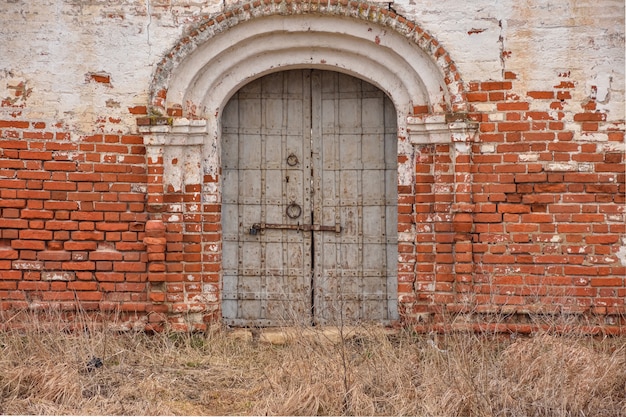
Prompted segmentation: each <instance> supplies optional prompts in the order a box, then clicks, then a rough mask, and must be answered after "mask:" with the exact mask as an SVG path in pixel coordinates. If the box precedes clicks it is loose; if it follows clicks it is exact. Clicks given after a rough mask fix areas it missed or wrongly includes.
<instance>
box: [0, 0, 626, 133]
mask: <svg viewBox="0 0 626 417" xmlns="http://www.w3.org/2000/svg"><path fill="white" fill-rule="evenodd" d="M229 3H230V2H228V1H226V4H229ZM223 7H224V3H223V2H221V1H209V2H203V1H190V0H145V1H138V0H135V1H133V0H109V1H101V0H82V1H81V0H63V1H61V0H38V1H30V0H8V1H5V2H2V3H0V100H2V101H3V102H4V103H5V105H4V106H3V107H0V116H1V117H2V118H7V117H20V118H26V119H37V120H42V121H46V122H48V123H51V124H54V123H61V124H62V125H63V127H64V128H69V129H71V130H72V131H73V132H74V133H75V135H76V136H77V137H78V136H79V135H80V134H89V133H93V132H94V131H97V130H101V131H104V132H129V131H130V132H133V131H136V126H135V117H136V116H135V115H133V114H131V113H129V110H128V109H129V108H132V107H135V106H142V105H146V104H147V101H148V87H149V83H150V80H151V75H152V72H153V66H154V65H155V63H157V62H159V61H160V60H161V58H162V57H163V55H164V54H166V53H167V51H168V50H169V49H170V48H171V47H172V46H173V45H175V43H176V42H177V40H178V39H179V38H180V37H181V35H182V34H183V33H184V31H185V29H186V28H187V27H188V26H189V25H190V24H191V23H192V22H194V21H197V20H199V19H201V17H202V16H203V15H206V14H209V13H213V12H218V11H221V10H222V9H223ZM392 7H393V8H394V9H395V10H396V11H397V12H398V13H399V14H401V15H403V16H405V17H407V18H408V19H411V20H414V21H415V22H416V23H417V24H419V25H420V26H421V27H422V28H423V29H425V30H426V31H428V32H429V33H430V34H431V35H432V36H434V37H435V38H436V39H438V40H439V41H440V43H441V44H442V45H443V46H444V47H445V48H446V50H447V51H448V52H449V54H450V55H451V56H452V58H453V59H454V61H455V63H456V65H457V67H458V70H459V72H460V74H461V76H462V77H463V80H464V81H465V82H466V83H469V82H471V81H486V80H502V79H503V74H504V72H505V71H511V72H513V73H516V74H517V80H516V81H515V84H514V90H515V91H516V92H518V93H519V94H520V95H521V96H523V95H525V92H526V91H532V90H550V89H552V88H553V86H555V85H556V84H558V82H559V80H560V79H561V78H564V77H559V75H569V77H566V78H567V79H568V80H571V81H573V82H574V83H575V90H574V92H573V97H572V100H571V102H572V104H571V105H572V106H573V107H572V108H571V111H572V112H578V111H580V107H579V106H578V103H581V102H583V101H584V100H585V98H586V97H590V96H592V95H594V94H595V96H596V97H597V100H598V104H599V106H598V108H599V109H601V110H605V111H607V112H608V119H609V120H620V119H623V118H624V2H623V1H622V0H559V1H548V0H538V1H518V0H473V1H471V2H458V1H457V0H424V1H420V2H416V1H415V0H398V1H396V2H395V3H394V4H393V5H392ZM90 74H96V75H100V76H103V77H110V83H102V82H96V81H94V79H93V77H91V76H90ZM9 102H11V103H13V106H7V105H6V104H7V103H9ZM16 106H23V107H16ZM574 106H578V108H575V107H574Z"/></svg>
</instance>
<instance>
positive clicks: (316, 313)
mask: <svg viewBox="0 0 626 417" xmlns="http://www.w3.org/2000/svg"><path fill="white" fill-rule="evenodd" d="M396 134H397V132H396V125H395V110H394V109H393V105H392V104H391V102H390V101H389V99H388V98H387V97H386V96H385V95H384V94H383V93H382V92H381V91H380V90H379V89H377V88H376V87H374V86H372V85H370V84H368V83H365V82H363V81H361V80H358V79H356V78H353V77H349V76H347V75H342V74H338V73H333V72H327V71H315V70H313V71H311V70H294V71H285V72H279V73H275V74H271V75H269V76H266V77H263V78H261V79H259V80H256V81H253V82H252V83H250V84H248V85H247V86H245V87H244V88H242V89H241V90H240V91H239V92H238V93H237V94H236V95H235V96H234V97H233V98H232V99H231V101H230V102H229V103H228V105H227V106H226V108H225V109H224V114H223V117H222V138H223V143H222V146H223V149H222V164H223V165H222V166H223V175H222V179H223V185H222V188H223V194H222V198H223V201H222V211H223V216H222V217H223V222H222V227H223V258H224V260H223V303H222V306H223V316H224V320H225V322H226V323H228V324H233V325H244V326H276V325H284V324H293V323H294V322H298V323H303V324H311V323H319V324H339V323H340V322H345V323H348V322H358V321H377V322H381V321H383V322H384V321H389V320H393V319H395V318H396V317H397V308H396V286H397V282H396V269H397V214H396V213H397V185H396V184H397V172H396V170H397V168H396V155H397V150H396V146H397V145H396ZM294 204H295V205H297V206H298V207H299V208H300V210H301V214H300V215H299V216H296V217H294V218H291V217H289V215H287V207H288V206H290V205H294ZM255 225H256V226H255ZM265 225H274V226H273V227H271V226H268V227H265ZM276 225H278V226H279V227H276ZM298 225H309V226H311V227H310V228H312V229H315V227H314V226H315V225H316V226H320V225H322V226H326V227H330V228H331V229H332V228H333V227H334V226H335V225H340V226H341V231H340V232H339V233H337V232H335V231H333V230H326V231H313V230H293V229H288V228H286V227H283V226H287V227H288V226H298ZM255 227H258V229H255Z"/></svg>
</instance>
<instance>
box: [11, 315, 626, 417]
mask: <svg viewBox="0 0 626 417" xmlns="http://www.w3.org/2000/svg"><path fill="white" fill-rule="evenodd" d="M60 322H61V321H59V323H60ZM71 327H72V328H73V329H81V330H80V331H78V330H73V331H66V327H62V326H61V325H58V326H55V325H54V324H50V323H48V324H47V325H45V326H44V325H43V324H41V323H38V322H37V321H36V320H35V318H33V320H32V326H28V327H24V328H22V329H19V330H18V329H15V330H4V331H2V332H0V413H2V414H22V415H23V414H56V415H60V414H81V415H233V414H238V415H446V416H467V415H481V416H520V415H528V416H551V417H552V416H555V417H560V416H562V417H570V416H585V417H589V416H598V417H604V416H607V417H608V416H617V415H626V347H625V344H626V339H624V338H623V337H614V338H606V339H598V338H592V337H588V336H582V335H574V334H567V335H555V334H548V333H542V334H536V335H534V336H532V337H522V336H519V337H515V338H514V337H508V336H506V337H505V336H502V335H500V334H487V333H482V334H476V333H471V332H450V333H447V334H416V333H413V332H411V331H408V330H400V331H398V332H394V333H390V332H388V331H383V329H381V328H379V327H366V326H363V327H354V328H350V329H348V328H342V329H340V331H339V332H334V333H332V332H331V333H329V332H324V331H322V330H319V329H308V328H304V327H302V328H296V329H291V333H290V337H288V338H286V339H285V340H287V342H286V343H283V344H270V343H266V342H264V340H266V339H264V337H260V338H259V337H255V338H252V337H251V338H249V339H245V338H238V337H234V335H233V334H232V333H231V332H229V331H227V330H222V329H218V330H212V331H209V332H206V333H202V334H192V333H161V334H154V335H149V334H146V333H142V332H132V331H127V332H114V331H111V330H106V329H105V328H103V327H102V326H100V327H98V326H95V325H92V324H90V323H88V322H87V321H86V320H82V321H81V322H80V326H79V325H75V326H71ZM114 327H115V326H113V328H114ZM93 358H100V359H101V360H102V366H101V367H93V366H92V367H89V366H88V364H89V363H90V361H91V360H92V359H93Z"/></svg>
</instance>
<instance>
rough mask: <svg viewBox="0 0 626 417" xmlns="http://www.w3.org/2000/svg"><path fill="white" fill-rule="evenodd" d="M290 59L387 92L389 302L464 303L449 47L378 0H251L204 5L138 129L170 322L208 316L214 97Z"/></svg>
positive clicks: (459, 105)
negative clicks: (391, 236)
mask: <svg viewBox="0 0 626 417" xmlns="http://www.w3.org/2000/svg"><path fill="white" fill-rule="evenodd" d="M293 68H320V69H329V70H334V71H338V72H344V73H347V74H350V75H352V76H356V77H358V78H361V79H364V80H366V81H368V82H370V83H372V84H374V85H376V86H378V87H379V88H381V89H382V90H383V91H385V92H386V93H387V95H388V96H389V97H390V98H391V100H392V101H393V102H394V104H395V106H396V112H397V115H398V173H399V175H398V177H399V185H398V198H399V200H398V222H399V230H398V234H399V236H398V237H399V253H400V255H399V263H398V268H399V270H398V281H399V287H398V290H399V291H398V294H399V303H400V310H401V314H402V316H403V318H404V319H412V318H419V317H421V316H422V315H424V314H431V313H433V312H436V310H437V309H438V306H440V305H442V304H458V303H459V302H461V303H462V302H464V300H465V295H466V294H467V293H468V292H470V291H471V282H472V253H471V231H472V220H471V216H470V215H469V214H468V213H469V212H471V211H472V210H473V206H472V198H471V176H470V168H469V167H470V162H471V158H470V155H469V152H470V147H469V146H468V144H467V143H466V142H470V141H471V140H472V138H473V129H472V127H473V126H472V124H471V123H468V122H467V118H466V112H467V111H468V105H467V101H466V97H465V90H464V86H463V82H462V80H461V77H460V75H459V74H458V72H457V70H456V67H455V65H454V63H453V61H452V59H451V58H450V56H449V54H448V53H447V52H446V51H445V49H444V48H443V47H442V46H441V45H440V44H439V43H438V42H437V40H436V39H434V38H433V37H432V36H430V35H429V34H428V33H426V32H425V31H423V30H422V29H421V28H420V27H419V26H418V25H416V24H415V23H413V22H411V21H408V20H407V19H405V18H403V17H402V16H400V15H398V14H396V13H394V12H391V11H389V10H387V9H386V8H384V7H381V5H378V4H369V3H363V2H348V1H330V2H323V1H310V2H300V1H290V0H275V1H258V0H255V1H252V2H249V3H244V4H242V5H237V6H234V7H233V8H232V9H229V10H226V11H224V12H222V13H220V14H217V15H214V16H208V17H206V19H203V20H202V21H201V22H200V23H198V24H196V25H195V26H193V27H191V28H190V29H189V30H188V32H187V34H186V35H185V36H184V37H183V38H182V39H181V40H180V41H179V42H178V43H177V44H176V45H175V46H174V47H173V48H172V49H171V50H170V52H169V53H168V54H166V56H165V57H164V58H163V59H162V60H161V62H160V63H159V64H158V65H157V67H156V70H155V73H154V77H153V80H152V84H151V86H150V105H151V113H152V114H153V115H154V116H153V117H152V118H151V119H150V120H146V121H145V123H147V124H148V125H147V126H144V127H143V128H142V131H143V133H144V134H145V135H144V142H145V143H146V148H147V154H148V161H149V190H148V204H149V208H150V210H151V211H152V212H153V213H154V216H153V217H154V219H155V220H156V221H163V222H164V223H165V226H166V231H165V233H164V235H163V236H164V237H165V238H166V239H167V245H166V246H164V245H162V244H161V242H162V240H159V245H160V246H158V247H156V246H155V247H154V248H152V247H151V246H150V244H149V243H150V242H146V243H148V250H149V251H155V252H157V251H158V250H163V251H165V254H164V256H157V255H153V256H152V259H154V260H155V261H153V262H151V264H150V266H149V270H150V273H149V281H150V282H151V284H152V286H151V290H150V291H151V294H150V298H151V300H152V301H153V302H156V303H162V304H163V308H162V311H164V312H165V311H167V312H169V313H170V317H172V318H173V323H174V325H179V326H183V327H185V326H188V325H189V323H188V322H189V321H191V323H192V325H193V326H195V327H202V326H204V325H205V323H206V322H208V321H211V320H214V319H215V318H216V315H217V316H218V317H219V307H220V296H219V292H220V271H221V246H220V241H221V229H220V227H221V218H220V205H219V202H220V195H221V190H220V177H219V175H220V136H221V127H220V117H221V109H222V108H223V106H224V105H225V104H226V102H227V101H228V100H229V98H230V97H231V96H232V94H234V93H235V92H236V91H237V90H238V89H239V88H240V87H241V86H243V85H245V84H247V83H248V82H250V81H251V80H253V79H255V78H258V77H261V76H263V75H265V74H267V73H270V72H274V71H280V70H286V69H293ZM161 239H162V238H161ZM155 242H156V241H155ZM457 287H458V288H457ZM457 290H460V291H457Z"/></svg>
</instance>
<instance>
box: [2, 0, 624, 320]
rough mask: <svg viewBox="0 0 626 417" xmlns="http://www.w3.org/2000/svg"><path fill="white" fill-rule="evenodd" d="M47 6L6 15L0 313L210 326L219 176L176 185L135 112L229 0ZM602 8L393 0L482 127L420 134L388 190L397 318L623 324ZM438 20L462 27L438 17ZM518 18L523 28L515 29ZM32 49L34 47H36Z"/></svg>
mask: <svg viewBox="0 0 626 417" xmlns="http://www.w3.org/2000/svg"><path fill="white" fill-rule="evenodd" d="M54 3H55V2H50V3H49V4H48V3H46V4H44V5H42V6H41V7H42V9H41V12H39V11H38V10H35V9H33V8H32V5H28V2H21V3H20V2H17V3H16V2H13V3H10V4H9V3H7V5H5V6H2V7H4V8H5V9H4V10H0V11H2V12H3V13H2V16H3V17H2V19H4V23H5V24H4V25H2V28H0V34H2V35H4V36H2V37H0V39H2V40H0V48H1V49H0V50H3V51H5V53H4V56H5V57H6V61H5V63H4V64H0V98H1V104H0V214H1V216H0V314H2V316H3V317H5V318H6V319H7V320H9V318H11V317H13V316H14V315H15V314H17V312H19V311H24V310H35V311H44V310H50V309H51V310H59V311H62V312H64V313H66V314H68V315H71V314H74V313H75V312H77V311H79V310H81V311H84V312H92V313H93V314H94V315H95V316H99V317H100V318H102V319H113V318H116V320H119V323H120V325H121V326H122V327H125V328H130V327H138V328H147V329H157V330H158V329H161V328H163V327H164V325H165V324H166V323H168V322H169V325H170V326H172V327H173V328H175V329H187V328H195V329H204V328H206V326H207V324H208V323H211V322H214V321H216V320H217V321H219V285H220V282H219V281H220V268H221V252H220V251H221V249H220V239H221V233H220V220H221V218H220V206H219V180H220V179H219V172H217V173H216V174H215V175H213V174H210V175H209V174H207V175H200V178H199V179H198V180H196V181H191V182H188V183H185V184H183V186H181V187H172V186H171V184H168V181H165V180H164V178H163V176H164V172H165V168H166V165H167V164H168V163H172V161H173V159H172V158H167V160H165V159H164V157H163V155H164V152H168V151H167V150H163V149H162V148H159V147H150V145H149V144H147V142H148V136H149V135H148V134H147V133H145V132H146V131H143V130H141V128H138V127H137V125H136V119H137V118H138V117H139V118H140V124H141V122H145V121H146V120H148V123H150V120H156V118H155V117H154V115H153V114H148V102H149V88H150V85H149V84H150V71H152V66H153V65H155V64H156V63H158V62H161V60H162V59H163V57H164V56H165V55H166V54H167V51H168V50H169V49H170V48H171V47H172V44H173V43H174V42H175V40H178V39H180V38H181V36H182V34H183V32H184V31H185V30H186V29H187V28H188V27H190V26H191V25H192V24H194V23H195V22H198V21H202V19H205V18H206V16H204V15H203V13H209V12H215V11H219V10H221V7H222V5H221V3H219V4H218V3H215V4H213V3H211V4H207V5H204V6H202V7H201V6H195V5H192V4H188V3H189V2H184V1H180V2H178V1H172V2H158V1H149V2H140V3H141V4H137V5H134V6H133V7H131V6H128V7H126V6H120V5H115V4H114V5H104V6H103V5H98V4H97V2H93V4H91V3H90V2H85V6H84V8H83V9H82V10H80V11H79V10H75V8H73V7H70V6H67V5H66V6H64V7H67V10H66V9H64V13H62V14H58V15H57V14H55V13H57V12H56V6H55V5H54ZM166 3H167V4H166ZM253 3H258V5H257V6H254V7H259V10H262V9H263V6H262V2H253ZM253 3H251V4H253ZM336 3H338V2H335V3H334V4H336ZM340 3H342V4H345V5H347V4H348V2H340ZM595 3H597V2H581V4H580V8H574V9H576V10H574V9H572V10H569V9H568V10H565V11H562V12H563V13H564V15H565V17H568V16H569V15H570V14H572V15H574V14H576V16H578V15H580V16H583V15H584V16H583V17H584V19H586V20H585V22H587V21H588V22H587V23H589V22H591V23H593V24H592V25H587V26H585V25H586V23H585V24H583V23H581V24H580V25H582V26H580V27H579V26H576V25H577V24H578V23H576V22H577V20H576V19H573V20H568V22H575V23H567V24H563V25H562V26H558V25H556V26H554V25H552V26H549V27H544V26H542V25H544V22H546V21H549V22H560V20H559V19H560V18H561V17H560V16H559V15H556V14H549V15H541V14H537V13H539V11H541V10H544V9H545V8H546V7H547V6H546V5H543V4H542V5H541V7H536V8H532V7H529V8H523V7H522V6H520V5H519V4H518V2H512V3H510V4H509V3H507V2H489V1H487V0H481V1H478V2H475V4H474V3H473V5H472V6H471V7H474V8H476V10H474V12H473V13H474V14H472V13H468V12H467V11H463V10H460V9H458V6H457V5H458V2H445V1H444V2H434V1H432V2H428V4H427V6H428V7H422V6H420V7H417V6H415V5H411V4H410V3H409V2H404V1H399V2H396V3H395V4H394V7H395V8H396V9H397V10H399V11H402V13H403V15H405V16H407V17H409V18H411V19H414V20H415V21H416V22H418V23H423V24H424V25H425V27H426V28H427V29H428V30H429V32H430V33H431V34H432V35H433V36H435V37H437V39H439V41H440V42H441V45H443V46H442V47H441V48H443V47H445V50H446V51H447V52H448V53H449V55H446V59H451V60H454V62H453V63H452V62H449V63H448V64H450V65H454V66H455V70H454V74H455V76H458V77H461V76H462V77H463V80H464V81H463V86H464V88H465V93H466V99H467V104H468V105H469V113H468V114H467V115H465V116H467V117H468V118H469V120H471V121H474V122H476V123H477V124H478V131H477V134H476V136H475V138H474V142H473V143H471V144H467V143H454V142H453V143H445V144H418V145H415V148H414V151H415V167H414V175H415V181H414V183H413V184H411V185H401V186H400V187H399V190H398V191H399V202H398V203H399V204H398V220H399V234H400V244H399V246H398V249H399V270H398V281H399V283H398V289H399V295H400V309H401V312H402V314H403V317H404V319H405V320H407V321H410V322H413V323H415V324H416V325H417V326H422V325H426V326H432V325H433V324H437V323H440V322H442V320H444V319H445V318H446V316H447V315H449V314H456V313H459V312H463V313H465V317H467V318H469V319H470V320H473V322H475V323H477V324H478V325H479V326H491V327H498V326H504V327H506V328H508V329H515V330H519V331H529V330H530V329H531V328H532V327H533V326H534V325H537V324H538V323H537V322H533V321H529V317H532V316H533V315H534V316H536V317H545V318H547V319H546V320H548V319H549V318H550V317H552V314H553V313H558V314H560V315H561V316H563V315H568V316H569V315H575V316H576V317H578V318H579V319H582V320H583V323H586V324H588V325H589V326H590V327H589V329H590V331H595V330H594V329H595V327H593V326H600V327H602V328H603V329H604V330H605V331H610V332H623V329H624V315H625V313H626V282H625V278H624V276H625V275H626V269H625V265H626V241H625V238H626V230H625V221H624V220H625V219H624V211H625V210H624V209H625V201H624V193H625V182H626V180H625V175H624V174H625V169H626V168H625V165H624V115H623V113H624V111H623V109H624V106H623V101H624V100H623V92H624V85H623V84H624V76H623V62H624V52H623V42H624V35H623V33H624V31H623V19H622V21H621V23H622V24H621V26H620V24H617V23H619V22H617V23H615V22H614V21H615V19H614V18H613V17H614V16H615V15H616V14H615V10H613V9H614V8H615V7H616V6H615V2H612V3H611V2H605V3H606V7H598V8H597V11H595V12H593V11H592V10H595V9H594V8H593V7H592V6H593V5H594V4H595ZM350 4H352V3H350ZM583 6H584V7H583ZM346 7H348V6H346ZM350 7H352V6H350ZM353 7H355V8H358V3H354V6H353ZM481 7H482V9H481ZM559 7H560V6H559ZM619 7H620V8H621V9H620V10H621V15H623V5H620V6H619ZM195 8H202V10H200V9H198V10H196V9H195ZM0 9H1V7H0ZM423 9H424V10H425V9H428V10H430V11H431V12H432V13H428V14H425V13H423ZM479 9H480V10H479ZM531 9H532V10H531ZM579 9H580V10H579ZM531 11H532V13H531ZM544 11H546V12H547V10H544ZM18 12H19V13H18ZM20 13H21V14H20ZM259 13H262V11H261V12H259ZM385 13H386V15H388V16H389V15H393V16H395V17H396V18H397V15H395V13H393V12H390V11H385ZM450 13H452V15H454V16H456V17H455V18H458V19H457V20H458V25H457V26H458V27H455V28H452V29H451V28H449V25H448V24H447V23H446V22H447V21H446V19H445V18H444V19H442V18H441V16H450V15H451V14H450ZM455 13H456V14H455ZM18 15H24V16H27V18H26V19H25V23H20V24H19V25H18V24H17V23H16V22H17V20H15V19H14V18H15V17H16V16H18ZM531 15H532V16H531ZM618 15H619V14H618ZM220 16H221V15H220ZM438 16H439V17H438ZM569 17H571V16H569ZM583 17H581V19H582V18H583ZM69 18H71V19H74V20H72V21H71V22H65V20H64V19H69ZM546 19H547V20H546ZM216 21H219V19H216ZM402 21H403V22H406V21H407V20H405V19H404V18H402ZM522 21H523V22H524V27H528V28H529V29H528V30H529V31H528V32H523V31H522V30H516V29H518V28H517V25H518V23H519V22H522ZM59 22H65V23H67V24H65V25H62V24H61V23H59ZM611 22H612V23H611ZM70 23H71V24H70ZM609 23H610V24H609ZM40 25H44V26H46V27H48V29H50V30H48V32H46V33H48V35H45V34H41V33H42V32H41V30H40ZM55 25H61V26H63V28H58V27H57V26H55ZM71 25H76V26H75V27H74V29H71V28H72V26H71ZM100 25H101V27H103V28H105V30H107V31H108V32H110V33H113V34H116V35H114V36H113V35H112V36H113V38H114V39H113V38H112V39H111V40H110V41H111V42H112V43H111V44H108V43H107V42H109V40H107V39H108V38H106V37H94V36H92V35H93V34H91V33H90V32H89V30H87V28H89V27H92V26H94V27H95V26H100ZM568 25H569V26H568ZM554 27H565V28H566V29H567V31H568V32H567V33H571V34H574V35H572V36H575V38H576V39H580V40H581V42H579V43H577V44H576V45H572V44H570V43H569V41H568V40H567V39H572V37H570V38H568V36H563V33H562V32H563V30H561V31H555V33H552V32H551V31H553V30H555V29H554ZM596 27H607V28H608V31H609V32H610V35H611V36H608V35H606V36H605V35H603V34H595V32H594V31H595V29H594V28H596ZM52 29H54V30H52ZM533 31H534V32H533ZM585 31H590V32H589V33H591V32H594V33H593V34H591V35H593V40H594V42H591V43H590V41H589V42H588V40H586V38H585V37H584V33H586V32H585ZM57 32H58V33H59V34H63V36H61V35H59V36H56V35H55V33H57ZM535 32H536V33H541V34H542V37H541V39H539V40H537V38H536V37H534V36H535V35H533V33H535ZM556 32H558V34H557V33H556ZM581 33H582V35H581ZM65 35H67V36H65ZM591 35H589V36H591ZM596 35H597V36H596ZM429 36H430V35H429ZM22 38H23V41H22V42H20V39H22ZM31 38H32V39H31ZM59 39H70V41H71V42H70V41H67V42H69V43H71V45H69V46H71V48H69V46H68V45H66V44H59V42H61V41H59ZM620 39H621V40H620ZM583 40H584V42H583ZM525 41H527V42H525ZM26 42H28V43H29V44H30V45H32V47H33V48H35V49H36V50H37V51H39V52H38V53H36V54H34V55H33V56H32V57H30V58H29V59H26V58H25V56H24V55H23V49H24V48H23V45H22V46H20V44H21V43H26ZM533 42H535V43H533ZM546 45H553V46H554V45H556V46H554V50H555V52H554V59H552V60H551V59H548V58H547V57H546V55H545V50H546V48H547V46H546ZM620 45H621V46H620ZM531 46H532V47H533V48H534V49H533V48H531ZM66 47H67V48H66ZM181 48H182V46H181ZM568 48H569V49H568ZM183 49H184V48H183ZM66 50H72V51H80V52H77V53H76V55H74V56H65V55H62V54H61V53H60V52H59V51H66ZM85 50H86V51H89V53H85V52H84V51H85ZM442 50H443V49H442ZM574 50H575V51H576V53H575V54H574V53H569V52H568V51H570V52H572V51H574ZM70 55H71V54H70ZM129 56H133V57H134V59H128V57H129ZM607 56H609V57H611V60H610V61H611V63H608V64H607V62H606V57H607ZM618 64H619V65H618ZM2 65H3V66H2ZM620 65H621V66H620ZM50 68H62V69H63V70H61V69H59V70H58V71H55V70H52V71H50ZM598 68H599V69H598ZM44 69H45V71H44ZM455 81H458V80H455ZM417 110H420V112H427V111H428V110H429V109H428V108H426V109H422V108H419V109H416V110H415V111H416V112H417ZM431 110H432V109H431ZM181 115H182V110H181V111H178V110H172V111H171V112H170V114H169V116H171V117H174V118H176V117H179V116H181ZM164 122H165V123H168V119H164ZM181 158H183V159H184V158H185V156H181ZM189 158H192V156H189ZM401 158H404V156H401ZM174 159H176V158H174ZM179 159H180V158H179ZM176 160H177V161H178V162H177V163H180V164H184V163H185V161H184V160H182V159H181V160H178V159H176ZM399 163H402V164H403V163H406V161H405V160H402V161H399ZM216 190H217V191H216ZM539 320H541V319H539ZM9 321H10V320H9ZM539 324H541V323H539Z"/></svg>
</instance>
